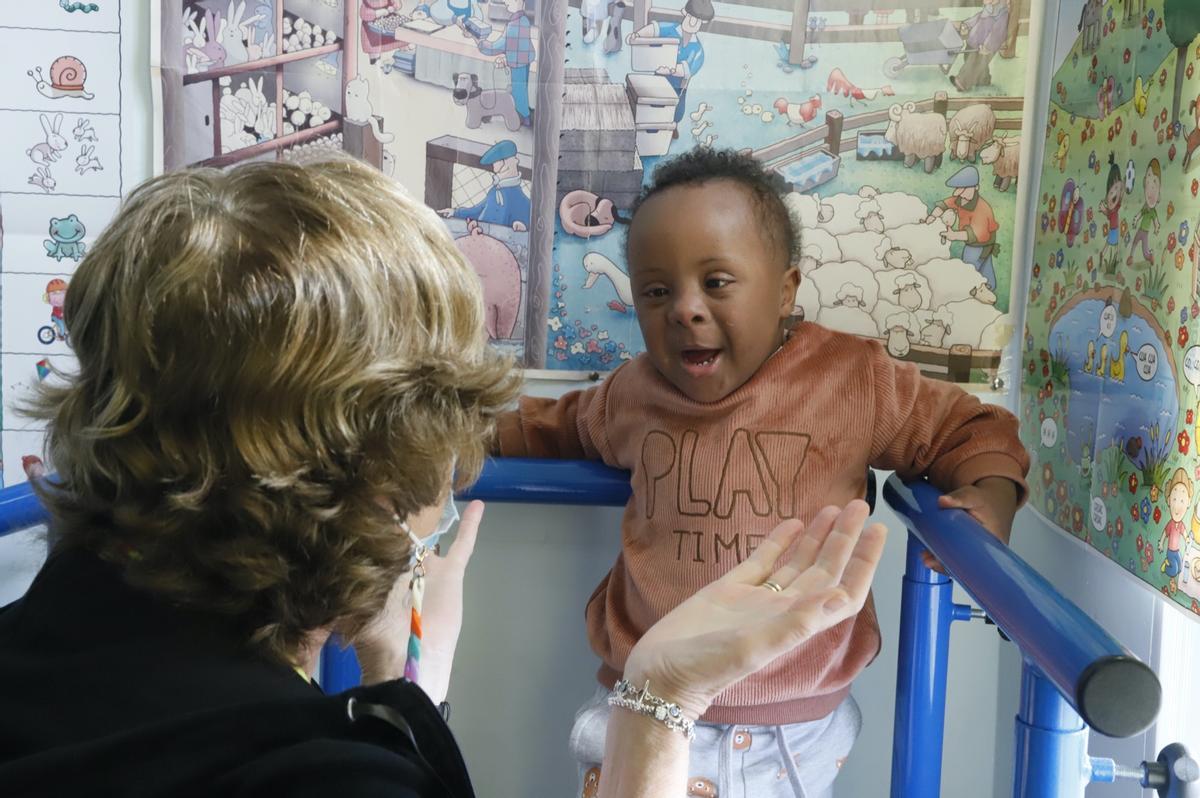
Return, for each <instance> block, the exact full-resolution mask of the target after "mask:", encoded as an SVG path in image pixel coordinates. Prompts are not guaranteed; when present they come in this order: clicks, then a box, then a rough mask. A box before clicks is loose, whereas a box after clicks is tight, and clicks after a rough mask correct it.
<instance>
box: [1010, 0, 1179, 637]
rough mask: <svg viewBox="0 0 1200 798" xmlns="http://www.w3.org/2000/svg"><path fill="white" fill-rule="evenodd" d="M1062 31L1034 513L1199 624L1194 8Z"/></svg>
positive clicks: (1034, 443)
mask: <svg viewBox="0 0 1200 798" xmlns="http://www.w3.org/2000/svg"><path fill="white" fill-rule="evenodd" d="M1058 25H1059V30H1060V35H1059V39H1058V40H1059V42H1060V52H1059V53H1058V54H1057V71H1056V72H1055V74H1054V76H1053V81H1054V83H1053V92H1052V96H1051V99H1050V113H1049V117H1048V121H1049V124H1048V125H1047V127H1046V130H1045V131H1044V135H1045V137H1046V142H1045V148H1046V149H1045V152H1046V157H1045V159H1044V161H1043V164H1042V168H1041V182H1040V186H1039V188H1038V194H1037V195H1036V196H1035V197H1034V203H1035V204H1036V205H1037V230H1036V231H1035V247H1034V257H1033V263H1032V265H1031V268H1032V273H1031V275H1030V281H1029V283H1030V288H1029V297H1028V299H1029V310H1028V315H1027V317H1026V328H1025V331H1024V339H1023V342H1022V348H1021V353H1022V359H1021V367H1022V369H1023V384H1022V389H1021V424H1022V435H1023V438H1024V441H1025V443H1026V445H1027V446H1028V447H1029V448H1030V451H1031V452H1032V453H1033V455H1034V466H1033V470H1032V471H1031V473H1030V486H1031V490H1032V496H1031V501H1032V502H1033V504H1034V506H1035V507H1036V508H1037V509H1039V510H1040V511H1041V512H1042V513H1044V514H1045V515H1046V516H1047V517H1048V518H1050V519H1051V520H1053V521H1054V522H1055V523H1057V524H1058V525H1059V526H1061V527H1062V528H1063V529H1065V530H1067V531H1069V532H1070V533H1071V534H1073V535H1075V536H1077V537H1078V538H1080V539H1081V540H1083V541H1085V542H1087V543H1089V544H1090V545H1091V546H1093V547H1095V548H1096V549H1097V550H1099V551H1100V552H1102V553H1103V554H1104V555H1105V556H1107V557H1109V558H1110V559H1112V560H1113V561H1115V562H1116V563H1118V564H1119V565H1121V566H1122V567H1123V568H1126V569H1128V570H1129V571H1130V572H1131V573H1133V574H1134V575H1136V576H1137V577H1138V578H1140V579H1142V580H1143V581H1145V582H1146V583H1147V584H1148V585H1150V586H1151V587H1152V588H1154V589H1156V590H1159V591H1161V592H1162V593H1163V594H1164V596H1165V597H1167V598H1168V599H1169V600H1170V601H1172V602H1174V603H1177V604H1178V605H1180V606H1182V607H1183V608H1184V609H1185V610H1190V611H1191V612H1193V613H1197V614H1200V518H1198V517H1197V507H1196V504H1197V503H1196V501H1195V500H1196V498H1197V492H1198V490H1200V487H1198V486H1200V459H1198V458H1197V457H1196V446H1197V444H1198V441H1200V346H1197V344H1198V343H1200V341H1197V340H1196V339H1197V337H1198V334H1200V325H1197V323H1196V322H1197V318H1198V317H1200V296H1198V288H1200V282H1198V274H1200V271H1198V264H1200V256H1198V252H1197V245H1196V241H1195V231H1196V227H1197V225H1200V170H1197V169H1196V168H1195V167H1196V164H1195V163H1193V160H1194V159H1193V155H1194V153H1195V151H1196V149H1198V148H1200V74H1197V71H1200V70H1198V67H1200V39H1198V38H1197V37H1198V36H1200V4H1196V3H1192V2H1190V0H1146V1H1145V2H1143V3H1141V4H1139V3H1137V2H1120V1H1119V0H1108V2H1102V0H1086V1H1085V0H1070V1H1069V2H1064V3H1063V4H1062V7H1061V11H1060V16H1059V19H1058ZM1067 26H1069V28H1068V27H1067ZM1062 31H1069V32H1070V33H1072V34H1074V33H1075V32H1076V31H1078V37H1077V38H1075V37H1071V38H1068V37H1066V36H1065V35H1064V34H1063V33H1062Z"/></svg>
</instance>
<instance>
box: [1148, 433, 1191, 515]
mask: <svg viewBox="0 0 1200 798" xmlns="http://www.w3.org/2000/svg"><path fill="white" fill-rule="evenodd" d="M1175 440H1176V442H1177V443H1178V444H1179V453H1180V454H1187V453H1188V447H1189V446H1191V445H1192V439H1191V438H1189V437H1188V434H1187V430H1184V431H1183V432H1180V433H1179V434H1178V435H1176V436H1175ZM1155 520H1156V521H1157V520H1158V519H1155Z"/></svg>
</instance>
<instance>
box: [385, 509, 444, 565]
mask: <svg viewBox="0 0 1200 798" xmlns="http://www.w3.org/2000/svg"><path fill="white" fill-rule="evenodd" d="M396 521H397V523H398V524H399V525H400V528H401V529H403V530H404V531H405V532H407V533H408V537H409V539H411V540H412V542H413V553H412V564H414V565H415V564H416V563H418V562H420V561H421V560H423V559H424V558H425V555H426V553H428V552H430V551H432V550H433V547H434V546H436V545H437V542H438V539H439V538H441V536H442V535H444V534H446V533H447V532H449V531H450V528H451V527H453V526H454V525H455V524H456V523H458V508H457V507H455V506H454V494H449V495H447V496H446V504H445V505H444V506H443V507H442V516H441V518H439V519H438V524H437V527H436V528H435V529H434V530H433V532H431V533H430V534H429V536H428V537H426V538H425V539H424V540H422V539H421V538H418V537H417V536H416V533H414V532H413V531H412V528H411V527H409V525H408V523H407V522H406V521H401V520H399V517H397V519H396Z"/></svg>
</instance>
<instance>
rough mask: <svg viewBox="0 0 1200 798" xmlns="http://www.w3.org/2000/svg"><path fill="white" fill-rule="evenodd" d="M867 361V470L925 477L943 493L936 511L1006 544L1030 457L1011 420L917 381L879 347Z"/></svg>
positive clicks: (956, 392) (909, 368)
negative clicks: (870, 423)
mask: <svg viewBox="0 0 1200 798" xmlns="http://www.w3.org/2000/svg"><path fill="white" fill-rule="evenodd" d="M873 358H874V362H873V367H874V378H875V379H874V381H873V388H874V393H875V396H874V418H875V431H874V441H873V444H872V452H871V465H872V466H874V467H876V468H883V469H894V470H895V471H896V472H897V473H898V474H899V475H900V476H901V477H902V478H905V479H912V478H915V477H920V476H928V477H929V480H930V482H932V483H933V484H934V485H936V486H937V487H938V488H940V489H941V490H942V491H944V492H946V494H947V495H946V496H945V497H943V499H942V502H941V506H943V507H957V508H961V509H964V510H966V511H967V512H969V513H970V514H971V515H972V516H973V517H974V518H975V519H976V520H977V521H978V522H979V523H980V524H982V525H983V526H984V527H985V528H986V529H987V530H988V531H989V532H991V533H992V534H993V535H995V536H996V537H997V538H999V539H1000V540H1002V541H1004V542H1005V543H1007V542H1008V539H1009V536H1010V535H1011V533H1012V520H1013V516H1014V515H1015V514H1016V511H1017V508H1018V507H1019V506H1020V504H1021V503H1022V502H1023V501H1024V499H1025V496H1026V494H1027V492H1028V488H1027V487H1026V484H1025V475H1026V473H1028V471H1029V456H1028V454H1027V453H1026V452H1025V447H1024V446H1023V445H1022V443H1021V439H1020V437H1019V436H1018V434H1017V419H1016V417H1015V416H1013V415H1012V413H1009V412H1008V411H1007V410H1005V409H1003V408H1001V407H997V406H995V405H987V404H984V403H982V402H980V401H979V400H978V399H976V398H975V397H973V396H971V395H970V394H968V393H966V392H965V391H963V390H962V389H961V388H959V387H958V386H956V385H953V384H951V383H948V382H942V381H939V380H932V379H928V378H925V377H922V376H921V374H920V372H919V371H918V370H917V368H916V367H915V366H914V365H912V364H906V363H900V362H898V361H896V360H893V359H892V358H891V357H889V356H888V355H887V353H886V352H885V351H884V350H883V348H882V347H875V351H874V352H873Z"/></svg>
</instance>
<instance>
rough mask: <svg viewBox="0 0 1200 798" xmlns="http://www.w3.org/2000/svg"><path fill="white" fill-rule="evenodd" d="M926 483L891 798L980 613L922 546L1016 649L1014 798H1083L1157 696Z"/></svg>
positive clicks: (594, 476) (935, 742)
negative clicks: (957, 629) (1097, 737)
mask: <svg viewBox="0 0 1200 798" xmlns="http://www.w3.org/2000/svg"><path fill="white" fill-rule="evenodd" d="M628 480H629V475H628V474H627V473H625V472H621V471H616V470H614V469H610V468H607V467H605V466H603V465H600V464H598V463H588V462H576V461H560V460H553V461H539V460H492V461H489V462H488V463H487V464H486V465H485V467H484V471H483V474H482V475H481V477H480V479H479V481H478V482H477V483H476V484H475V485H474V486H473V487H472V488H471V489H470V490H469V491H467V492H466V493H464V494H463V495H461V496H460V497H459V498H460V499H463V500H468V499H483V500H486V501H499V502H519V503H531V504H571V505H600V506H614V507H618V506H623V505H624V504H625V503H626V501H627V500H628V498H629V496H630V486H629V481H628ZM938 496H939V494H938V492H937V490H936V489H934V488H933V487H931V486H929V485H928V484H926V483H923V482H914V483H907V484H905V483H903V482H901V481H900V480H899V479H898V478H897V477H894V476H893V477H891V478H890V479H889V480H888V482H887V483H886V485H885V486H884V498H885V500H886V501H887V502H888V504H889V505H890V506H891V507H892V509H893V510H895V511H896V513H897V514H898V515H899V516H900V517H901V519H902V520H903V521H904V523H905V525H906V526H907V527H908V529H909V530H910V533H911V535H910V537H909V540H908V549H907V556H906V568H905V575H904V583H903V592H902V599H901V621H900V652H899V668H898V671H897V685H896V715H895V735H894V750H893V760H892V789H891V794H892V796H893V798H934V797H935V796H937V795H939V794H940V789H941V761H942V740H943V729H944V722H945V700H946V672H947V662H948V654H949V630H950V624H951V623H952V622H953V621H956V620H968V619H970V618H972V617H976V616H977V614H978V613H976V612H975V611H973V610H972V608H971V607H970V606H967V605H963V604H955V603H954V602H953V600H952V588H953V586H952V583H951V581H950V579H949V578H947V577H946V576H944V575H942V574H940V573H937V572H935V571H932V570H930V569H929V568H926V567H925V566H924V564H923V563H922V562H921V557H920V554H921V551H922V550H923V549H925V548H927V549H928V550H929V551H930V552H931V553H933V555H934V556H936V557H937V558H938V559H939V560H940V561H941V562H942V563H943V564H944V565H945V567H946V570H947V571H948V572H949V573H950V574H951V575H952V576H954V577H955V578H956V579H957V580H958V581H959V583H960V584H961V585H962V586H963V588H964V589H965V590H966V592H967V593H968V594H970V595H971V597H972V598H973V599H974V600H975V601H976V602H977V603H978V604H979V605H980V607H981V608H982V612H983V613H986V615H987V617H989V618H990V619H991V620H992V621H994V622H995V624H996V625H997V626H998V627H999V628H1000V629H1001V630H1002V631H1003V632H1004V633H1005V635H1006V636H1007V637H1008V638H1010V639H1011V640H1012V641H1013V642H1014V643H1015V644H1016V645H1017V646H1018V648H1019V649H1020V650H1021V652H1022V654H1023V656H1024V657H1025V664H1024V667H1023V671H1022V685H1021V704H1020V711H1019V713H1018V715H1017V719H1016V740H1017V746H1016V752H1017V756H1016V758H1017V761H1016V768H1015V779H1014V795H1015V796H1016V798H1083V795H1084V788H1085V786H1086V785H1087V784H1088V783H1089V782H1091V781H1097V782H1099V781H1112V780H1113V779H1114V770H1115V766H1114V763H1113V762H1112V761H1111V760H1104V759H1094V758H1091V757H1089V756H1088V755H1087V737H1088V727H1089V726H1091V727H1093V728H1095V729H1097V730H1098V731H1100V732H1101V733H1104V734H1107V735H1110V736H1121V737H1123V736H1129V735H1132V734H1136V733H1138V732H1139V731H1142V730H1143V729H1145V728H1146V727H1147V726H1149V724H1150V723H1151V722H1152V721H1153V720H1154V718H1155V716H1156V715H1157V713H1158V707H1159V702H1160V700H1161V688H1160V686H1159V683H1158V679H1157V677H1156V676H1155V675H1154V673H1153V672H1152V671H1151V670H1150V669H1149V667H1147V666H1146V665H1145V664H1144V663H1142V662H1141V661H1140V660H1138V659H1137V658H1136V657H1134V656H1133V654H1131V653H1130V652H1129V651H1128V650H1127V649H1126V648H1124V647H1123V646H1122V645H1121V644H1120V643H1118V642H1117V641H1116V640H1115V639H1113V638H1112V637H1111V636H1110V635H1108V633H1107V632H1105V631H1104V630H1103V629H1102V628H1101V627H1100V626H1099V625H1098V624H1096V623H1095V621H1093V620H1092V619H1091V618H1090V617H1089V616H1087V615H1086V614H1085V613H1084V612H1083V611H1082V610H1080V609H1079V608H1078V607H1077V606H1075V605H1074V604H1072V603H1071V602H1070V601H1068V600H1067V599H1066V598H1064V597H1063V596H1062V595H1061V594H1060V593H1058V591H1057V590H1055V589H1054V587H1053V586H1052V585H1050V583H1049V582H1047V581H1046V580H1045V579H1044V578H1043V577H1042V576H1041V575H1039V574H1038V573H1037V572H1036V571H1035V570H1034V569H1033V568H1032V567H1031V566H1029V565H1028V564H1027V563H1026V562H1025V561H1024V560H1022V559H1021V558H1020V557H1018V556H1017V555H1016V554H1014V553H1013V552H1012V551H1011V550H1010V549H1008V548H1007V547H1006V546H1004V545H1003V544H1001V543H1000V542H999V541H997V540H996V539H995V538H993V537H992V536H991V535H990V534H988V533H987V532H986V530H984V529H983V528H982V527H980V526H979V525H978V524H977V523H976V522H975V521H974V520H973V519H971V518H970V516H968V515H967V514H966V513H965V512H963V511H961V510H943V509H940V508H938V507H937V499H938ZM44 521H45V513H44V511H43V510H42V508H41V506H40V504H39V502H38V501H37V497H36V496H35V495H34V494H33V492H32V490H31V489H30V487H29V486H28V485H19V486H17V487H14V488H7V489H4V490H0V536H3V535H5V534H9V533H11V532H16V531H20V530H22V529H26V528H29V527H31V526H36V525H38V524H40V523H43V522H44ZM321 674H322V683H323V685H324V687H325V689H326V691H328V692H337V691H339V690H341V689H345V688H346V687H350V686H353V685H354V684H357V682H358V678H359V674H358V664H357V662H356V661H355V659H354V655H353V652H352V651H351V650H349V649H341V648H339V647H338V646H337V645H336V644H333V643H330V644H327V645H326V646H325V650H324V651H323V652H322V657H321Z"/></svg>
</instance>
